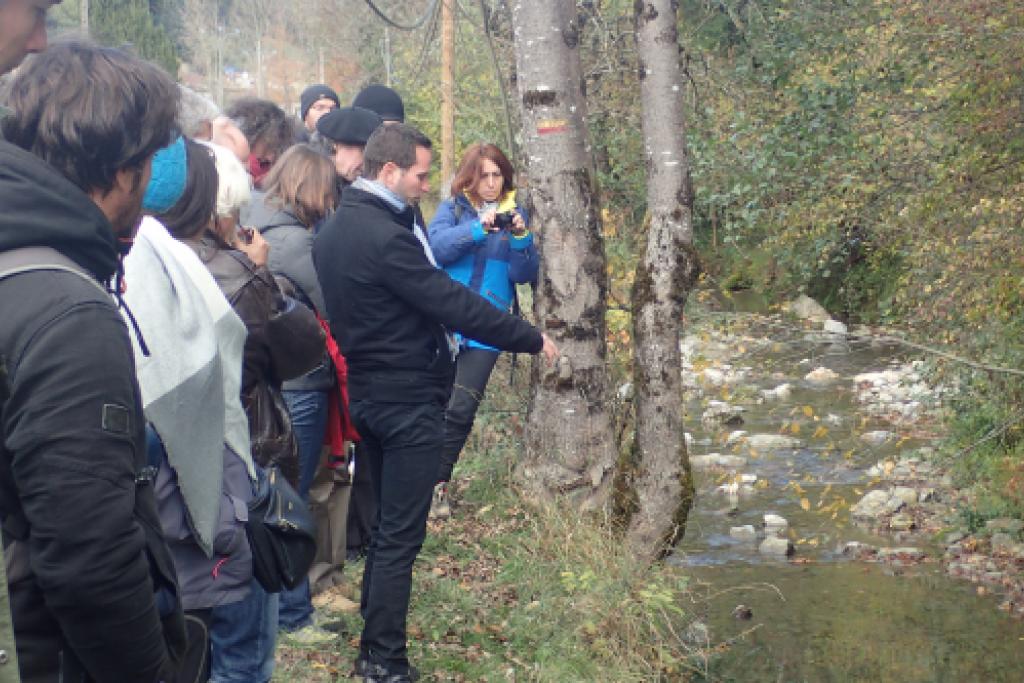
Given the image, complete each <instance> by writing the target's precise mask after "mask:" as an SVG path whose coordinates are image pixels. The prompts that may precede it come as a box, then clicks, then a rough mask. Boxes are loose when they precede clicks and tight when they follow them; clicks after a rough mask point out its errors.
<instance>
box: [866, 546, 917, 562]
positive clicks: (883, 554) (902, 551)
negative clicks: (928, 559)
mask: <svg viewBox="0 0 1024 683" xmlns="http://www.w3.org/2000/svg"><path fill="white" fill-rule="evenodd" d="M876 557H878V559H880V560H882V561H887V560H901V561H904V562H916V561H919V560H923V559H924V558H925V554H924V551H923V550H921V549H920V548H911V547H902V548H879V549H878V554H877V555H876Z"/></svg>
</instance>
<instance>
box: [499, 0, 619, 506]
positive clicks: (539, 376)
mask: <svg viewBox="0 0 1024 683" xmlns="http://www.w3.org/2000/svg"><path fill="white" fill-rule="evenodd" d="M574 12H575V3H574V2H572V1H571V0H547V1H545V2H538V1H534V0H520V1H518V2H515V3H514V4H513V5H512V15H513V26H514V34H515V52H516V68H517V69H516V70H517V79H516V80H517V84H518V89H519V99H520V106H521V109H522V122H523V149H524V152H525V157H526V163H527V168H528V172H529V203H530V205H531V207H532V213H531V218H530V221H531V225H532V228H533V229H534V231H535V235H536V238H537V239H539V242H540V249H541V251H542V253H543V259H542V261H541V272H540V282H539V284H538V286H537V288H536V290H535V296H534V309H535V312H536V314H537V319H538V321H539V323H540V325H541V326H542V327H543V328H544V330H545V331H546V332H547V333H548V334H549V335H551V336H552V338H553V339H554V340H555V341H556V343H557V344H558V345H559V347H560V348H561V350H562V354H563V356H562V358H561V359H560V361H559V363H558V365H557V366H556V367H554V368H549V367H547V366H543V364H541V363H539V362H538V363H535V364H534V373H535V381H534V383H533V384H534V390H533V396H532V398H531V402H530V414H529V426H528V439H527V441H528V448H527V453H526V455H525V456H524V457H523V458H522V460H521V464H520V467H519V470H518V478H519V481H520V482H521V483H522V484H523V485H524V486H525V487H526V488H527V490H529V491H531V492H533V493H534V494H537V495H540V496H541V497H550V496H553V495H556V494H566V495H568V496H569V497H570V498H572V499H573V500H574V502H575V503H576V504H577V505H578V506H579V507H580V508H581V509H593V508H598V507H603V506H604V505H605V503H606V502H607V500H608V494H609V491H610V484H611V480H612V476H613V470H614V465H615V459H616V448H615V445H614V438H613V432H612V427H611V419H610V413H609V408H608V406H607V404H606V399H607V394H608V378H607V373H606V368H605V353H606V348H605V309H606V302H605V295H606V291H607V274H606V272H605V258H604V245H603V243H602V239H601V229H600V208H599V206H598V199H597V190H596V180H595V173H594V163H593V159H592V158H591V155H590V152H589V143H588V136H587V123H586V106H585V104H586V103H585V100H584V96H583V93H582V86H583V76H582V70H581V68H580V56H579V51H578V47H577V46H578V44H579V30H580V29H579V26H578V25H577V24H576V22H575V18H576V17H575V14H574Z"/></svg>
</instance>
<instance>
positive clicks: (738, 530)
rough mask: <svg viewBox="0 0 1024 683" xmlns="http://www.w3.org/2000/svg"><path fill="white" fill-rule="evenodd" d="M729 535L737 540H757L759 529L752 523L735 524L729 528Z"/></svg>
mask: <svg viewBox="0 0 1024 683" xmlns="http://www.w3.org/2000/svg"><path fill="white" fill-rule="evenodd" d="M729 536H731V537H732V538H735V539H736V540H737V541H755V540H757V530H756V529H754V527H753V525H751V524H745V525H743V526H734V527H731V528H730V529H729Z"/></svg>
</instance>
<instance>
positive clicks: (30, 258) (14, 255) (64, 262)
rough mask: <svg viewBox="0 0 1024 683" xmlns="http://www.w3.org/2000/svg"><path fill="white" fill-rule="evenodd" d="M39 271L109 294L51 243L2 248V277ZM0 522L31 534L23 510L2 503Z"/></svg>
mask: <svg viewBox="0 0 1024 683" xmlns="http://www.w3.org/2000/svg"><path fill="white" fill-rule="evenodd" d="M39 271H54V272H65V273H72V274H74V275H77V276H78V277H80V278H82V279H83V280H86V281H88V282H89V283H90V284H92V285H93V286H94V287H96V289H98V290H99V291H101V292H103V295H104V296H107V297H109V296H110V292H108V291H107V290H106V288H105V287H104V286H103V285H102V284H101V283H100V281H99V280H97V279H96V278H94V277H92V276H91V275H89V274H88V273H87V272H86V271H85V270H84V269H83V268H82V267H81V266H79V265H78V264H77V263H75V262H74V261H72V260H71V259H69V258H68V257H66V256H64V255H63V254H61V253H60V252H59V251H57V250H56V249H51V248H50V247H22V248H20V249H11V250H10V251H5V252H0V281H3V280H5V279H7V278H10V277H14V276H15V275H20V274H22V273H33V272H39ZM6 399H7V396H6V389H5V388H0V409H2V408H3V404H4V402H6ZM0 526H2V527H3V530H4V532H6V534H7V535H8V537H9V538H12V539H17V540H25V539H27V538H28V522H27V521H26V520H25V517H24V515H23V514H22V512H21V510H20V506H19V508H18V509H16V510H4V509H2V507H0Z"/></svg>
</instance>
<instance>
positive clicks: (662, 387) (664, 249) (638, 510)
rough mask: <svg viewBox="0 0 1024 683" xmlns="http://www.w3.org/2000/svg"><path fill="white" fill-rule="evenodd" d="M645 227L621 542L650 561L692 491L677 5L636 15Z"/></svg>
mask: <svg viewBox="0 0 1024 683" xmlns="http://www.w3.org/2000/svg"><path fill="white" fill-rule="evenodd" d="M634 7H635V17H634V18H635V21H636V36H637V48H638V53H639V57H640V67H639V79H640V102H641V109H642V120H643V135H644V147H645V154H646V157H647V211H648V215H649V217H650V227H649V229H648V233H647V243H646V245H645V248H644V251H643V254H642V256H641V260H640V263H639V264H638V266H637V271H636V279H635V281H634V284H633V295H632V308H633V339H634V344H635V345H636V347H635V356H634V365H633V377H634V382H633V384H634V405H635V408H636V451H635V454H636V460H635V461H634V463H633V466H634V467H635V471H634V472H633V473H632V480H633V487H632V488H633V494H634V496H635V497H634V499H633V500H634V505H633V509H632V517H631V519H630V522H629V527H628V531H627V541H628V542H629V544H630V545H631V546H632V547H633V548H634V549H635V550H636V552H637V553H638V554H639V555H640V556H642V557H646V558H648V559H650V560H654V559H657V558H658V557H661V556H663V555H664V554H665V553H667V552H668V550H670V549H671V547H672V546H673V545H674V544H675V543H676V542H678V541H679V540H680V539H681V538H682V536H683V533H684V531H685V528H686V517H687V514H688V513H689V510H690V505H691V504H692V501H693V482H692V479H691V476H690V464H689V458H688V455H687V452H686V441H685V438H684V436H685V435H684V431H683V423H682V418H683V395H682V386H681V384H682V382H681V377H680V370H681V366H680V356H679V338H680V332H681V327H682V318H683V306H684V305H685V304H686V298H687V295H688V294H689V291H690V288H691V287H692V286H693V284H694V281H695V279H696V275H697V272H698V268H699V266H698V262H697V254H696V252H695V251H694V249H693V228H692V209H693V199H692V191H691V187H690V171H689V159H688V157H687V151H686V123H685V120H684V115H683V99H682V88H683V74H682V70H681V68H680V64H679V39H678V33H677V28H676V22H677V11H678V3H677V1H676V0H649V1H644V2H637V3H636V4H635V5H634Z"/></svg>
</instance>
